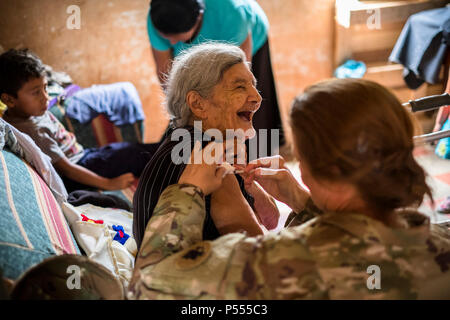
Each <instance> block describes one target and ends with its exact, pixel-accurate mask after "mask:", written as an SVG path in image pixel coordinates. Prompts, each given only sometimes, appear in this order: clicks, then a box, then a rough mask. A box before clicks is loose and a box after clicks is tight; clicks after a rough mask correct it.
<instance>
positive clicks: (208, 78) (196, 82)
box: [164, 42, 246, 127]
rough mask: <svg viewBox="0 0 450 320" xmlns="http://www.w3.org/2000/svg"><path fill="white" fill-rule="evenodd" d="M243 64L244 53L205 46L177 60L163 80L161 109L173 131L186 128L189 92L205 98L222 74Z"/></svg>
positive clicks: (223, 46)
mask: <svg viewBox="0 0 450 320" xmlns="http://www.w3.org/2000/svg"><path fill="white" fill-rule="evenodd" d="M243 62H244V63H245V62H246V57H245V53H244V52H243V51H242V50H241V49H240V48H239V47H237V46H235V45H231V44H226V43H220V42H207V43H203V44H199V45H196V46H193V47H191V48H189V49H187V50H185V51H183V52H182V54H180V55H179V56H177V57H176V58H175V60H174V62H173V65H172V69H171V71H170V73H169V75H168V77H167V80H166V99H165V101H164V105H165V107H166V109H167V111H168V112H169V114H170V116H171V120H172V122H173V124H174V125H175V126H176V127H182V126H186V125H188V124H189V122H190V121H191V119H192V116H193V114H192V111H191V109H190V108H189V106H188V104H187V102H186V96H187V94H188V92H189V91H196V92H198V93H199V94H200V96H202V97H203V98H207V97H208V96H209V95H210V93H211V91H212V89H213V88H214V86H216V85H217V84H218V83H219V82H220V81H221V80H222V76H223V73H224V72H225V71H226V70H228V69H229V68H231V67H232V66H234V65H236V64H238V63H243Z"/></svg>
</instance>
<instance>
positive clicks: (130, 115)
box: [66, 82, 145, 126]
mask: <svg viewBox="0 0 450 320" xmlns="http://www.w3.org/2000/svg"><path fill="white" fill-rule="evenodd" d="M66 114H67V116H68V117H70V118H73V119H76V120H78V121H79V122H80V123H87V122H89V121H91V120H92V119H94V118H95V117H97V116H98V115H99V114H104V115H105V116H106V117H107V118H108V120H109V121H111V122H112V123H114V124H115V125H117V126H121V125H125V124H133V123H135V122H136V121H142V120H144V119H145V116H144V112H143V110H142V103H141V99H140V98H139V94H138V92H137V90H136V88H135V87H134V85H133V84H132V83H130V82H117V83H113V84H106V85H94V86H92V87H90V88H85V89H81V90H79V91H77V92H76V93H75V94H74V95H73V96H72V97H71V98H69V99H68V100H67V110H66Z"/></svg>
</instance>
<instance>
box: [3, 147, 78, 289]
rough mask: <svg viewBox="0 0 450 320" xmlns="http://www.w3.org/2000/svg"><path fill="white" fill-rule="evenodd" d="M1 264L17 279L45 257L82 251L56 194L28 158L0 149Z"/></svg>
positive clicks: (6, 275) (8, 273) (4, 271)
mask: <svg viewBox="0 0 450 320" xmlns="http://www.w3.org/2000/svg"><path fill="white" fill-rule="evenodd" d="M0 225H1V226H2V229H1V232H0V268H1V269H2V270H3V276H4V277H6V278H8V279H11V280H15V279H17V278H18V277H19V276H20V275H21V274H22V273H23V272H24V271H26V270H27V269H29V268H30V267H31V266H33V265H34V264H37V263H39V262H41V261H42V260H44V259H45V258H48V257H51V256H54V255H60V254H80V250H79V248H78V245H77V243H76V242H75V240H74V237H73V235H72V232H71V231H70V228H69V226H68V224H67V221H66V219H65V217H64V215H63V213H62V211H61V208H60V207H59V205H58V203H57V201H56V199H55V197H54V196H53V194H52V192H51V191H50V189H49V188H48V187H47V185H46V184H45V182H44V181H43V180H42V178H41V177H40V176H39V175H38V174H37V173H36V171H35V170H34V169H33V168H32V167H31V166H30V165H28V164H27V163H26V162H25V161H23V160H22V159H20V158H19V157H17V156H16V155H15V154H13V153H12V152H10V151H8V150H1V151H0Z"/></svg>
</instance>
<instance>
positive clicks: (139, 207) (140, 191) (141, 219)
mask: <svg viewBox="0 0 450 320" xmlns="http://www.w3.org/2000/svg"><path fill="white" fill-rule="evenodd" d="M183 129H186V131H185V132H186V133H187V134H188V135H189V136H190V137H187V136H186V137H184V138H180V137H178V138H177V140H176V141H171V137H172V134H173V133H174V129H168V131H167V132H166V134H165V137H164V138H163V141H162V143H161V145H160V147H159V148H158V150H157V151H156V153H155V154H154V155H153V157H152V159H151V160H150V161H149V162H148V163H147V166H146V167H145V169H144V171H143V172H142V174H141V176H140V178H139V184H138V187H137V190H136V192H135V194H134V197H133V234H134V238H135V239H136V243H137V247H138V249H139V248H140V246H141V243H142V240H143V237H144V232H145V228H146V226H147V222H148V221H149V220H150V218H151V216H152V214H153V210H154V208H155V207H156V204H157V203H158V199H159V196H160V195H161V193H162V192H163V191H164V189H165V188H166V187H168V186H169V185H172V184H175V183H177V182H178V180H179V178H180V176H181V174H182V173H183V170H184V168H185V167H186V165H185V164H184V163H185V162H181V163H178V164H177V163H174V161H173V159H172V150H174V148H175V147H176V150H174V151H179V150H182V146H183V145H184V146H186V143H189V142H190V144H191V146H190V148H186V150H189V154H187V155H186V154H183V152H182V151H181V152H180V153H179V155H180V156H181V157H173V158H174V159H175V160H181V158H184V157H187V159H189V156H190V152H191V150H192V149H193V148H194V143H195V139H198V138H200V139H201V133H200V134H199V132H198V131H197V134H195V132H196V130H195V129H194V127H192V126H189V127H185V128H183ZM208 143H209V141H203V142H202V145H203V147H205V146H206V145H207V144H208ZM236 178H237V180H238V183H239V186H240V189H241V191H242V194H243V195H244V198H245V199H246V200H247V202H248V203H249V205H250V206H251V207H252V208H253V209H254V206H253V203H254V199H253V197H252V196H251V195H250V194H248V193H247V192H246V191H245V189H244V180H243V179H242V178H241V177H240V176H239V175H236ZM205 205H206V217H205V223H204V225H203V239H204V240H214V239H216V238H218V237H219V236H220V234H219V232H218V230H217V228H216V226H215V225H214V222H213V220H212V218H211V214H210V207H211V196H210V195H209V196H206V197H205Z"/></svg>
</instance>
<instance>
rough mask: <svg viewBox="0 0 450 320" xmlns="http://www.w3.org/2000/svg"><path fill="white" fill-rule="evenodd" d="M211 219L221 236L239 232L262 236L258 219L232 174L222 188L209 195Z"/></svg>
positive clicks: (227, 177) (225, 179) (224, 181)
mask: <svg viewBox="0 0 450 320" xmlns="http://www.w3.org/2000/svg"><path fill="white" fill-rule="evenodd" d="M211 217H212V219H213V221H214V224H215V226H216V227H217V230H218V231H219V233H220V234H221V235H224V234H228V233H233V232H240V231H246V232H247V234H248V235H249V236H256V235H259V234H263V230H262V228H261V226H260V224H259V223H258V218H257V217H256V216H255V213H254V212H253V210H252V208H251V207H250V205H249V204H248V202H247V200H245V198H244V195H243V194H242V192H241V189H240V188H239V184H238V181H237V179H236V177H235V176H234V175H232V174H229V175H227V176H226V177H225V178H224V179H223V183H222V187H221V188H220V189H218V190H217V191H216V192H214V193H213V194H212V195H211Z"/></svg>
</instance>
